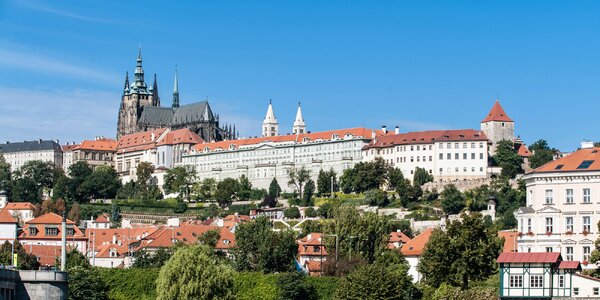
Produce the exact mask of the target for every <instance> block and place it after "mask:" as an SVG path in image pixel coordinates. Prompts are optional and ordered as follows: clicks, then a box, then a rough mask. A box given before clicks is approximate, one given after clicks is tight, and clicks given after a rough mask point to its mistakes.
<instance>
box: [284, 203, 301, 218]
mask: <svg viewBox="0 0 600 300" xmlns="http://www.w3.org/2000/svg"><path fill="white" fill-rule="evenodd" d="M283 216H285V217H286V218H288V219H298V218H300V210H299V209H298V207H297V206H292V207H290V208H288V209H286V210H284V211H283Z"/></svg>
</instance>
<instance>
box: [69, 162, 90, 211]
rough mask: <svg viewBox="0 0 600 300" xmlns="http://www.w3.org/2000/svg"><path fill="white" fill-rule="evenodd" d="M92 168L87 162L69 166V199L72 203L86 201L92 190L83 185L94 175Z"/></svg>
mask: <svg viewBox="0 0 600 300" xmlns="http://www.w3.org/2000/svg"><path fill="white" fill-rule="evenodd" d="M92 172H93V170H92V167H91V166H90V165H89V164H88V163H87V162H86V161H78V162H76V163H74V164H72V165H70V166H69V177H70V180H69V197H68V198H67V199H69V200H71V201H86V200H88V199H89V197H90V194H91V192H92V191H91V189H89V188H88V186H87V185H84V184H83V183H84V182H85V181H86V180H87V179H88V177H89V176H90V175H91V174H92Z"/></svg>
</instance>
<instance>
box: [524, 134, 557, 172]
mask: <svg viewBox="0 0 600 300" xmlns="http://www.w3.org/2000/svg"><path fill="white" fill-rule="evenodd" d="M529 150H530V151H531V153H533V154H532V155H531V157H529V165H530V166H531V167H532V168H534V169H535V168H538V167H541V166H543V165H545V164H546V163H548V162H551V161H552V160H553V159H554V154H555V153H556V152H558V150H556V149H551V148H550V146H548V142H547V141H546V140H543V139H540V140H537V141H536V142H535V143H533V144H531V145H530V146H529Z"/></svg>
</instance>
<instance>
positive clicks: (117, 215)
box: [110, 203, 121, 223]
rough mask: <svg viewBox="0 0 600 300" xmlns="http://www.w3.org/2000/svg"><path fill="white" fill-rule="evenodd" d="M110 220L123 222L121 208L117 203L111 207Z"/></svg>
mask: <svg viewBox="0 0 600 300" xmlns="http://www.w3.org/2000/svg"><path fill="white" fill-rule="evenodd" d="M110 220H111V222H114V223H118V222H121V208H120V207H119V205H118V204H116V203H113V205H112V207H111V213H110Z"/></svg>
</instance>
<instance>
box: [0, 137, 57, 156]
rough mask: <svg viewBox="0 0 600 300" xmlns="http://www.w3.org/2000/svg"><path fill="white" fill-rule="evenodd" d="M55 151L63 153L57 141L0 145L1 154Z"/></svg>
mask: <svg viewBox="0 0 600 300" xmlns="http://www.w3.org/2000/svg"><path fill="white" fill-rule="evenodd" d="M44 150H54V151H60V152H62V147H61V146H60V145H59V144H58V143H57V142H55V141H52V140H47V141H43V140H37V141H24V142H18V143H10V142H6V143H3V144H0V153H12V152H23V151H44Z"/></svg>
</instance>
